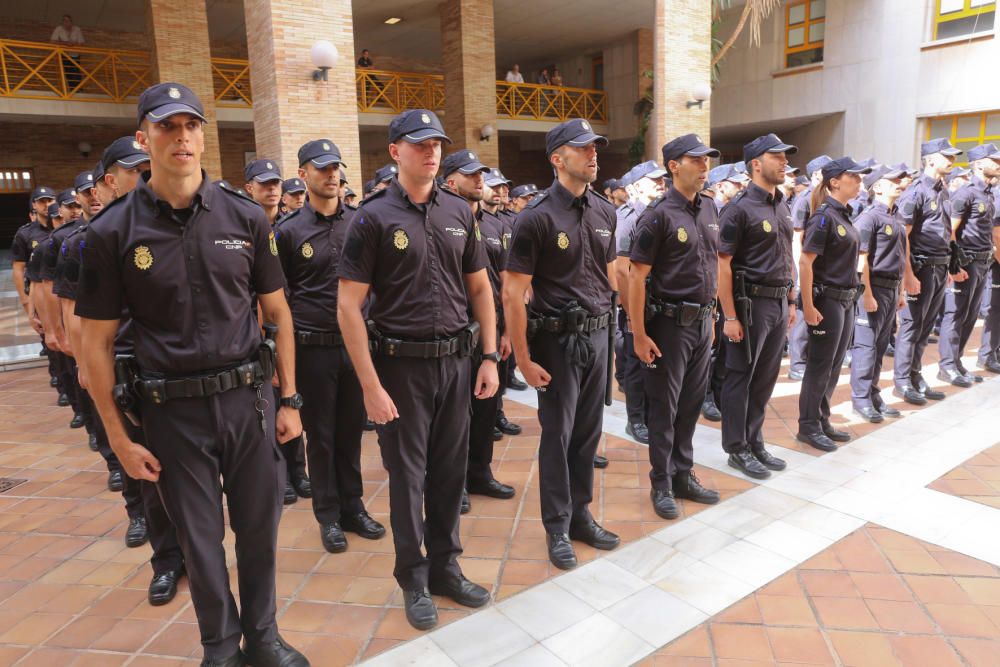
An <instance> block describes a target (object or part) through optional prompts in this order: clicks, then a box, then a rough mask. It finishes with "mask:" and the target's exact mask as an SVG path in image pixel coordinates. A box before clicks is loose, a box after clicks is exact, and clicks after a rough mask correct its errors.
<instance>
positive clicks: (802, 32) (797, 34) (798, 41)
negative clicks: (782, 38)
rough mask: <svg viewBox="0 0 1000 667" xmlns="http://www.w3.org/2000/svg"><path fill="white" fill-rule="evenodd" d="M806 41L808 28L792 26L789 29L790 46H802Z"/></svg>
mask: <svg viewBox="0 0 1000 667" xmlns="http://www.w3.org/2000/svg"><path fill="white" fill-rule="evenodd" d="M805 43H806V29H805V28H792V29H791V30H789V31H788V46H802V45H803V44H805Z"/></svg>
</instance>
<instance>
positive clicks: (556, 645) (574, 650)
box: [542, 614, 655, 667]
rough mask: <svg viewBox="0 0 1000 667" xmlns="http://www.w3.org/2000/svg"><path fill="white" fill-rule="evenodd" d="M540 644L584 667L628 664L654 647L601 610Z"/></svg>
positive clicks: (610, 666)
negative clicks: (584, 666)
mask: <svg viewBox="0 0 1000 667" xmlns="http://www.w3.org/2000/svg"><path fill="white" fill-rule="evenodd" d="M542 645H543V646H544V647H545V648H547V649H548V650H549V651H551V652H552V653H553V654H554V655H555V656H556V657H557V658H559V659H561V660H562V661H563V662H565V663H566V664H568V665H586V666H587V667H604V666H605V665H607V667H621V665H629V664H632V663H633V662H635V661H636V660H638V659H639V658H641V657H643V656H645V655H647V654H649V653H650V652H652V651H653V650H654V648H655V647H654V646H653V645H651V644H649V643H647V642H645V641H643V640H642V639H641V638H640V637H638V636H637V635H635V634H634V633H632V632H630V631H629V630H626V629H625V628H624V627H622V626H621V625H620V624H618V623H616V622H615V621H613V620H611V619H610V618H608V617H607V616H605V615H604V614H595V615H593V616H591V617H590V618H588V619H587V620H585V621H581V622H580V623H577V624H576V625H574V626H572V627H570V628H567V629H566V630H563V631H562V632H560V633H559V634H557V635H556V636H555V637H550V638H549V639H546V640H545V641H544V642H542Z"/></svg>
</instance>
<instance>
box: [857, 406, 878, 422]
mask: <svg viewBox="0 0 1000 667" xmlns="http://www.w3.org/2000/svg"><path fill="white" fill-rule="evenodd" d="M854 413H855V414H857V415H858V416H859V417H861V418H862V419H864V420H865V421H867V422H870V423H872V424H881V423H882V422H884V421H885V417H884V416H883V415H882V413H881V412H879V411H878V410H876V409H875V408H873V407H871V406H868V405H866V406H864V407H860V408H854Z"/></svg>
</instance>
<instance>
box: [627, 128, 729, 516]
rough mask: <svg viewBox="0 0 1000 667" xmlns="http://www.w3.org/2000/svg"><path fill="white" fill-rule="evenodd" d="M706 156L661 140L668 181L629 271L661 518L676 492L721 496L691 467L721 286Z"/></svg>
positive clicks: (693, 145)
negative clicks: (715, 310)
mask: <svg viewBox="0 0 1000 667" xmlns="http://www.w3.org/2000/svg"><path fill="white" fill-rule="evenodd" d="M710 157H719V151H717V150H716V149H714V148H709V147H708V146H705V145H704V144H703V143H702V142H701V139H700V138H699V137H698V136H697V135H694V134H688V135H685V136H682V137H678V138H676V139H674V140H673V141H671V142H669V143H668V144H666V145H665V146H664V147H663V163H664V164H665V165H667V168H668V169H669V170H670V176H671V186H670V188H669V189H668V190H667V191H666V193H665V194H664V195H662V196H661V197H659V198H658V199H657V200H656V201H654V202H653V203H652V204H651V205H650V206H649V207H647V208H646V209H645V211H643V213H642V215H641V216H640V217H639V222H638V227H637V229H636V230H635V242H634V243H633V244H632V245H631V251H630V260H631V270H630V271H629V272H628V274H627V275H628V289H627V294H628V297H627V298H628V302H629V305H628V311H629V313H630V315H631V325H632V330H633V338H634V341H635V342H634V345H635V349H634V353H635V356H636V357H637V358H638V360H639V361H641V362H642V363H643V365H644V368H643V370H642V380H643V389H644V393H645V412H646V414H645V419H646V420H647V424H648V427H649V462H650V466H651V470H650V474H649V476H650V482H651V484H652V490H651V491H650V494H651V498H652V502H653V509H654V511H655V512H656V514H657V515H658V516H660V517H662V518H664V519H676V518H677V516H678V514H679V512H678V509H677V505H676V502H675V498H687V499H689V500H693V501H695V502H700V503H707V504H714V503H717V502H718V501H719V494H718V492H716V491H711V490H709V489H706V488H704V487H703V486H702V485H701V484H700V483H699V481H698V478H697V477H696V476H695V473H694V471H693V470H692V467H693V465H694V449H693V444H692V439H693V437H694V430H695V425H696V424H697V421H698V416H699V413H700V409H701V404H702V400H703V397H704V396H705V391H706V388H707V386H708V378H709V364H710V362H711V347H712V326H713V322H712V317H711V315H712V312H713V310H714V309H715V304H714V301H715V296H716V293H717V286H718V251H719V225H718V213H717V212H716V209H715V205H714V202H713V201H712V198H711V197H708V196H706V195H702V194H701V191H702V190H703V189H704V187H705V181H706V179H707V177H708V161H709V158H710ZM647 278H649V279H650V286H649V290H648V296H647V288H646V280H647Z"/></svg>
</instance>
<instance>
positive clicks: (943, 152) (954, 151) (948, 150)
mask: <svg viewBox="0 0 1000 667" xmlns="http://www.w3.org/2000/svg"><path fill="white" fill-rule="evenodd" d="M938 153H940V154H941V155H949V156H951V157H954V156H956V155H961V154H962V151H960V150H958V149H957V148H945V149H943V150H940V151H938Z"/></svg>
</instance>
